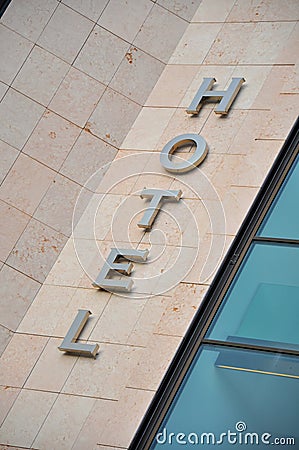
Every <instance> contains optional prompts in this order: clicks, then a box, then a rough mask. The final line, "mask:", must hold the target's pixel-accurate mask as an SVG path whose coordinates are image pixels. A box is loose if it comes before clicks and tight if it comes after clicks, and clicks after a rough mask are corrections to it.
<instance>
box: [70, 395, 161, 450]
mask: <svg viewBox="0 0 299 450" xmlns="http://www.w3.org/2000/svg"><path fill="white" fill-rule="evenodd" d="M153 394H154V393H153V392H150V391H147V390H138V389H125V390H124V391H123V394H122V397H121V399H120V400H119V402H117V403H116V404H115V407H114V408H113V410H112V411H111V413H112V414H111V415H110V417H111V420H109V422H106V421H105V423H106V426H105V427H100V426H99V427H98V433H97V437H98V441H97V443H98V444H103V445H105V446H112V447H114V446H115V447H117V448H128V447H129V445H130V442H131V441H132V439H133V437H134V434H135V432H136V431H137V428H138V425H139V423H140V422H141V418H142V417H143V416H144V414H145V412H146V410H147V408H148V406H149V404H150V401H151V400H152V398H153ZM99 406H100V404H99V403H98V404H95V410H94V414H93V417H92V418H91V421H90V422H87V423H86V426H87V425H90V426H91V427H92V428H94V427H95V425H96V424H97V423H99V422H98V420H99V419H100V418H102V413H101V412H100V410H99ZM96 415H97V416H98V418H99V419H97V418H96ZM92 419H93V420H92ZM102 420H105V419H102ZM84 431H85V433H86V429H85V430H84ZM76 448H77V449H78V450H79V447H76ZM82 448H83V447H82Z"/></svg>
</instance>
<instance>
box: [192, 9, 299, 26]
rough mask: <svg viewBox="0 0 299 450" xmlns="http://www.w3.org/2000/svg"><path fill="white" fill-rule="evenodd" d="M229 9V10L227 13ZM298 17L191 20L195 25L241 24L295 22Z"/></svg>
mask: <svg viewBox="0 0 299 450" xmlns="http://www.w3.org/2000/svg"><path fill="white" fill-rule="evenodd" d="M230 13H231V11H230V12H229V14H230ZM298 20H299V19H285V20H275V19H274V20H270V19H269V20H243V21H229V20H224V21H223V20H213V21H202V22H192V23H195V24H197V25H201V24H207V25H209V24H212V23H223V24H236V25H242V24H255V23H292V22H294V23H296V22H298Z"/></svg>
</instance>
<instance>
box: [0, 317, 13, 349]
mask: <svg viewBox="0 0 299 450" xmlns="http://www.w3.org/2000/svg"><path fill="white" fill-rule="evenodd" d="M12 337H13V332H12V331H10V330H8V329H7V328H4V327H3V326H2V325H0V356H1V355H2V353H3V352H4V350H5V349H6V347H7V345H8V344H9V342H10V340H11V338H12Z"/></svg>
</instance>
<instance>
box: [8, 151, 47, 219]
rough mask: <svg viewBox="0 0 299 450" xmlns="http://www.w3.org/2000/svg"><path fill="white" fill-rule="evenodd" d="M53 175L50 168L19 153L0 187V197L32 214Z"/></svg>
mask: <svg viewBox="0 0 299 450" xmlns="http://www.w3.org/2000/svg"><path fill="white" fill-rule="evenodd" d="M54 176H55V172H53V171H52V170H50V169H48V168H47V167H45V166H44V165H42V164H40V163H38V162H37V161H35V160H34V159H32V158H30V157H29V156H26V155H23V154H20V156H19V157H18V159H17V160H16V162H15V163H14V165H13V167H12V169H11V170H10V172H9V174H8V175H7V177H6V179H5V180H4V182H3V184H2V186H1V188H0V197H1V199H3V200H4V201H5V202H7V203H9V204H11V205H13V206H15V207H17V208H18V209H20V210H21V211H23V212H25V213H27V214H33V212H34V211H35V209H36V207H37V206H38V204H39V203H40V201H41V199H42V198H43V196H44V194H45V193H46V192H47V189H48V188H49V186H50V184H51V182H53V179H54Z"/></svg>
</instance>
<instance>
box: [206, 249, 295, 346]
mask: <svg viewBox="0 0 299 450" xmlns="http://www.w3.org/2000/svg"><path fill="white" fill-rule="evenodd" d="M298 268H299V246H297V245H290V244H272V243H254V244H252V245H251V247H250V250H249V252H248V254H247V256H246V258H245V259H244V261H243V263H242V264H241V266H240V268H239V271H238V273H237V276H236V277H235V279H234V282H233V283H232V285H231V287H230V289H229V290H228V292H227V294H226V296H225V298H224V301H223V303H222V306H221V307H220V309H219V311H218V313H217V315H216V317H215V318H214V320H213V322H212V325H211V326H210V329H209V330H208V333H207V337H208V338H210V339H217V340H222V341H230V342H240V343H252V344H256V345H266V346H271V347H283V348H290V349H299V276H298Z"/></svg>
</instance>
